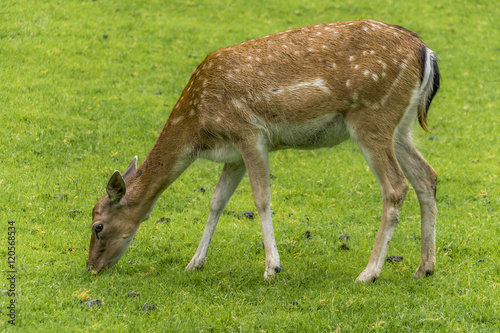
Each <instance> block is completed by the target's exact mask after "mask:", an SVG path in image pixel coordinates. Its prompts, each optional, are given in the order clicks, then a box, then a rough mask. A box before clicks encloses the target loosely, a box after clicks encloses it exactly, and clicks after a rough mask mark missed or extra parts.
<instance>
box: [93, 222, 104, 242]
mask: <svg viewBox="0 0 500 333" xmlns="http://www.w3.org/2000/svg"><path fill="white" fill-rule="evenodd" d="M102 229H104V226H103V225H102V224H98V225H96V226H95V227H94V232H95V236H96V237H97V238H98V239H99V236H98V235H97V234H98V233H100V232H101V231H102Z"/></svg>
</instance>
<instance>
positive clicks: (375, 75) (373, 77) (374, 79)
mask: <svg viewBox="0 0 500 333" xmlns="http://www.w3.org/2000/svg"><path fill="white" fill-rule="evenodd" d="M372 79H373V81H378V75H377V74H375V73H373V74H372Z"/></svg>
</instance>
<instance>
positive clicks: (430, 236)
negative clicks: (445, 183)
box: [394, 132, 437, 278]
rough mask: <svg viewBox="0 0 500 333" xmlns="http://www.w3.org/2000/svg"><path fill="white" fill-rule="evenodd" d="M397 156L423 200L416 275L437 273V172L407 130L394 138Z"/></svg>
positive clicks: (417, 276)
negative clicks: (419, 256) (419, 250)
mask: <svg viewBox="0 0 500 333" xmlns="http://www.w3.org/2000/svg"><path fill="white" fill-rule="evenodd" d="M394 147H395V150H396V156H397V159H398V161H399V163H400V165H401V168H402V169H403V172H404V174H405V175H406V177H408V179H409V180H410V182H411V184H412V186H413V188H414V189H415V192H416V193H417V197H418V201H419V203H420V215H421V260H420V265H419V267H418V269H417V271H416V272H415V275H414V277H415V278H420V277H425V276H429V275H432V274H434V266H435V263H436V250H435V248H436V245H435V243H436V215H437V208H436V186H437V174H436V171H434V169H433V168H432V167H431V166H430V165H429V163H427V161H426V160H425V159H424V158H423V157H422V155H420V153H419V152H418V151H417V149H416V148H415V146H414V144H413V142H412V140H411V136H410V134H409V133H408V132H401V133H397V135H396V138H395V140H394Z"/></svg>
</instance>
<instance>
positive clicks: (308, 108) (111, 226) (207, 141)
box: [87, 20, 440, 281]
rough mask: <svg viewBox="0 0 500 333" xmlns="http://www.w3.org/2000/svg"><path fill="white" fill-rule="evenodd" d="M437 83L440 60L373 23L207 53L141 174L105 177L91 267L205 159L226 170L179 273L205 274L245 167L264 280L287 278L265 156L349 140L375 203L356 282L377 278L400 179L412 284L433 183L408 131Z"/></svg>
mask: <svg viewBox="0 0 500 333" xmlns="http://www.w3.org/2000/svg"><path fill="white" fill-rule="evenodd" d="M439 84H440V74H439V69H438V66H437V60H436V56H435V54H434V52H433V51H431V50H430V49H429V48H428V47H427V46H426V45H425V44H424V43H423V42H422V41H421V40H420V39H419V37H418V36H417V35H416V34H415V33H413V32H410V31H408V30H406V29H404V28H402V27H400V26H395V25H389V24H385V23H381V22H377V21H372V20H360V21H353V22H338V23H327V24H318V25H314V26H308V27H303V28H298V29H294V30H287V31H283V32H280V33H276V34H273V35H269V36H264V37H261V38H257V39H253V40H250V41H246V42H243V43H241V44H237V45H234V46H230V47H227V48H222V49H220V50H218V51H215V52H213V53H211V54H210V55H208V56H207V57H206V59H205V60H204V61H203V62H202V63H201V64H200V65H199V66H198V68H197V69H196V70H195V71H194V73H193V74H192V76H191V78H190V80H189V82H188V84H187V86H186V87H185V88H184V90H183V92H182V94H181V96H180V98H179V100H178V102H177V103H176V105H175V106H174V108H173V110H172V112H171V114H170V116H169V118H168V120H167V122H166V124H165V126H164V127H163V130H162V132H161V134H160V136H159V138H158V140H157V141H156V143H155V145H154V147H153V148H152V150H151V152H150V153H149V154H148V156H147V157H146V159H145V160H144V161H143V162H142V164H141V165H140V166H139V168H136V164H137V157H135V158H134V160H133V161H132V162H131V163H130V165H129V166H128V168H127V170H126V171H125V172H124V173H123V175H122V174H120V172H118V171H115V172H114V173H113V175H112V176H111V179H110V180H109V182H108V184H107V187H106V192H107V195H105V196H104V197H102V198H101V199H100V200H99V201H98V202H97V204H96V205H95V207H94V210H93V212H92V227H91V229H92V235H91V240H90V249H89V259H88V263H87V269H88V270H91V271H93V272H94V273H96V272H98V271H100V270H101V269H102V268H105V267H111V266H113V265H114V264H116V263H117V262H118V260H119V259H120V258H121V257H122V256H123V254H124V253H125V251H126V250H127V248H128V247H129V245H130V243H131V242H132V240H133V238H134V236H135V234H136V232H137V230H138V229H139V225H140V224H141V222H142V221H145V220H147V219H148V218H149V216H150V214H151V211H152V209H153V207H154V205H155V203H156V201H157V200H158V197H159V196H160V195H161V194H162V192H163V191H165V189H166V188H167V187H168V186H169V185H170V184H172V182H174V181H175V180H176V179H177V177H179V175H181V174H182V173H183V171H184V170H186V168H187V167H188V166H189V165H190V164H191V163H193V161H194V160H196V159H197V158H205V159H209V160H212V161H215V162H222V163H224V167H223V170H222V174H221V176H220V179H219V181H218V183H217V186H216V188H215V191H214V194H213V197H212V200H211V203H210V210H209V215H208V222H207V224H206V227H205V231H204V233H203V236H202V238H201V241H200V244H199V246H198V249H197V250H196V253H195V254H194V256H193V258H192V260H191V262H190V263H189V264H188V265H187V267H186V269H187V270H191V269H201V268H202V267H203V266H204V264H205V261H206V258H207V252H208V248H209V245H210V241H211V239H212V236H213V234H214V231H215V228H216V225H217V222H218V220H219V217H220V215H221V213H222V211H223V209H224V207H225V206H226V204H227V202H228V201H229V198H230V197H231V195H232V194H233V192H234V191H235V189H236V187H237V186H238V184H239V183H240V181H241V179H242V178H243V176H244V175H245V173H246V171H247V170H248V176H249V179H250V185H251V190H252V194H253V198H254V202H255V205H256V207H257V211H258V214H259V218H260V222H261V226H262V232H263V237H264V248H265V255H266V268H265V273H264V277H265V278H269V277H271V276H272V275H274V274H276V273H277V272H279V271H281V270H282V269H283V266H281V264H280V258H279V254H278V248H277V246H276V241H275V237H274V233H273V226H272V222H271V209H270V180H269V161H268V154H269V152H271V151H275V150H279V149H286V148H299V149H312V148H320V147H331V146H334V145H336V144H339V143H341V142H343V141H345V140H347V139H349V138H351V139H353V140H354V141H355V142H356V143H357V144H358V146H359V147H360V149H361V151H362V153H363V155H364V157H365V159H366V161H367V162H368V164H369V166H370V168H371V170H372V172H373V173H374V175H375V177H376V179H377V181H378V183H379V185H380V188H381V191H382V198H383V214H382V221H381V224H380V228H379V231H378V234H377V236H376V239H375V245H374V247H373V251H372V254H371V257H370V260H369V262H368V265H367V267H366V269H365V270H364V271H363V272H362V273H361V274H360V275H359V276H358V277H357V280H356V281H374V280H375V279H376V278H377V277H378V276H379V275H380V272H381V270H382V266H383V264H384V260H385V256H386V254H387V249H388V246H389V242H390V240H391V237H392V234H393V231H394V228H395V227H396V225H397V224H398V220H399V212H400V210H401V206H402V204H403V201H404V199H405V196H406V193H407V191H408V187H409V186H408V182H407V181H406V178H408V180H409V181H410V182H411V183H412V185H413V188H414V189H415V191H416V194H417V196H418V200H419V203H420V209H421V232H422V237H421V261H420V265H419V267H418V269H417V271H416V273H415V275H414V276H415V277H424V276H428V275H432V274H433V272H434V265H435V221H436V213H437V209H436V199H435V197H436V183H437V175H436V172H435V171H434V169H433V168H432V167H431V166H430V165H429V164H428V163H427V162H426V161H425V160H424V158H423V157H422V156H421V155H420V153H419V152H418V151H417V150H416V148H415V146H414V144H413V142H412V138H411V133H410V132H411V127H412V124H413V123H414V122H415V120H416V119H418V121H419V123H420V125H421V127H422V128H423V129H424V130H426V131H427V126H428V125H427V120H426V119H427V112H428V109H429V106H430V104H431V101H432V99H433V97H434V95H435V94H436V92H437V90H438V89H439ZM405 176H406V177H405Z"/></svg>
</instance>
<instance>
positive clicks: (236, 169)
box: [186, 161, 246, 270]
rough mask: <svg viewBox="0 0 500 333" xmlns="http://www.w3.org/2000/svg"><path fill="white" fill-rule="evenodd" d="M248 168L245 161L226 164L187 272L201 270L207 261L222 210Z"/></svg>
mask: <svg viewBox="0 0 500 333" xmlns="http://www.w3.org/2000/svg"><path fill="white" fill-rule="evenodd" d="M245 172H246V168H245V164H244V163H243V161H241V162H236V163H226V164H224V168H223V169H222V173H221V175H220V178H219V182H218V183H217V186H216V187H215V191H214V194H213V196H212V201H211V202H210V213H209V214H208V221H207V225H206V226H205V231H204V232H203V236H202V237H201V240H200V244H199V245H198V249H197V250H196V253H195V254H194V256H193V258H192V259H191V261H190V262H189V264H188V265H187V267H186V270H192V269H201V268H203V266H204V265H205V262H206V260H207V253H208V248H209V246H210V242H211V240H212V236H213V235H214V232H215V228H216V227H217V222H218V221H219V218H220V215H221V213H222V210H223V209H224V208H225V207H226V205H227V203H228V201H229V199H230V198H231V196H232V195H233V193H234V191H235V190H236V188H237V187H238V185H239V183H240V182H241V179H242V178H243V176H244V175H245Z"/></svg>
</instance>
